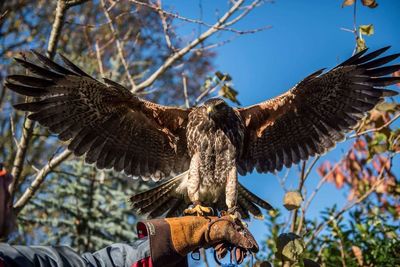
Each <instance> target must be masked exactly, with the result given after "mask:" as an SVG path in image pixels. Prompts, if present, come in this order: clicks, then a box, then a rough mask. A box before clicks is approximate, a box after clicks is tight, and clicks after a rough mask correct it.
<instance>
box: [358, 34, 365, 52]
mask: <svg viewBox="0 0 400 267" xmlns="http://www.w3.org/2000/svg"><path fill="white" fill-rule="evenodd" d="M366 48H367V45H366V44H365V41H364V39H362V38H359V37H358V38H357V52H361V51H363V50H364V49H366Z"/></svg>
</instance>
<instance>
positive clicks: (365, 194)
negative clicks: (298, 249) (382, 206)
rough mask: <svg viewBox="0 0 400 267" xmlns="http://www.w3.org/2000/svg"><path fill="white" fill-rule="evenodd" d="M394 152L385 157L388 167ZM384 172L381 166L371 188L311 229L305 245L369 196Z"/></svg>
mask: <svg viewBox="0 0 400 267" xmlns="http://www.w3.org/2000/svg"><path fill="white" fill-rule="evenodd" d="M394 155H395V154H390V156H389V158H388V159H387V161H388V162H389V163H390V166H389V169H391V167H392V159H393V157H394ZM384 172H385V168H382V169H381V171H380V173H379V175H378V177H377V179H376V181H375V182H374V184H373V185H372V186H371V188H370V189H369V190H368V191H366V192H365V193H364V194H363V195H362V196H360V197H359V198H358V199H357V200H355V201H353V202H349V203H348V204H346V205H345V206H344V207H343V208H342V209H341V210H340V211H338V212H337V213H336V214H335V215H334V216H332V217H331V218H330V219H329V220H327V221H324V222H321V223H320V224H319V225H318V226H317V227H316V228H315V229H313V234H312V236H311V237H310V239H309V240H307V242H306V245H307V244H308V243H310V242H311V241H312V240H313V239H314V238H315V237H316V236H317V235H318V234H319V233H320V232H321V231H322V230H323V229H324V228H325V227H326V226H328V225H329V224H330V223H332V222H333V221H334V220H337V219H339V218H340V217H341V216H342V215H343V214H344V213H345V212H347V211H348V210H350V209H351V208H353V207H354V206H356V205H358V204H360V203H361V202H363V201H364V200H365V199H366V198H367V197H369V196H370V195H371V194H372V193H373V192H375V190H376V189H377V187H378V186H379V185H380V184H381V183H382V182H383V180H384V175H383V174H384Z"/></svg>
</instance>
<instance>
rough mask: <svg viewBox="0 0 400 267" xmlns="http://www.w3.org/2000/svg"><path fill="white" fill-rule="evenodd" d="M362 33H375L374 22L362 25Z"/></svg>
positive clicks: (368, 34)
mask: <svg viewBox="0 0 400 267" xmlns="http://www.w3.org/2000/svg"><path fill="white" fill-rule="evenodd" d="M360 33H361V34H363V35H367V36H370V35H373V34H374V25H373V24H368V25H361V26H360Z"/></svg>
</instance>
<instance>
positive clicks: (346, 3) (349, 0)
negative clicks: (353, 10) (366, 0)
mask: <svg viewBox="0 0 400 267" xmlns="http://www.w3.org/2000/svg"><path fill="white" fill-rule="evenodd" d="M354 2H355V0H344V1H343V3H342V7H345V6H351V5H352V4H354Z"/></svg>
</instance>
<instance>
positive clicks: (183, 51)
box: [102, 0, 244, 92]
mask: <svg viewBox="0 0 400 267" xmlns="http://www.w3.org/2000/svg"><path fill="white" fill-rule="evenodd" d="M102 1H103V0H102ZM130 1H131V2H136V3H139V4H141V2H138V1H135V0H130ZM243 2H244V0H238V1H237V2H236V3H235V4H234V5H233V6H232V7H231V8H230V9H229V10H228V11H227V12H226V13H225V14H224V15H223V16H222V17H221V18H220V19H219V20H218V21H217V22H216V23H215V24H214V25H213V26H212V27H211V28H209V29H208V30H207V31H205V32H204V33H202V34H201V35H200V36H199V37H198V38H196V39H195V40H193V41H192V42H191V43H189V44H188V45H187V46H185V47H184V48H182V49H180V50H179V51H177V52H176V53H174V54H172V55H171V56H170V57H168V58H167V59H166V61H165V62H164V64H163V65H162V66H160V67H159V68H158V69H157V70H156V71H155V72H154V73H153V74H152V75H150V77H149V78H147V79H146V80H145V81H143V82H142V83H140V84H139V85H138V86H137V88H136V91H137V92H140V91H143V90H144V89H145V88H146V87H148V86H150V85H152V84H153V83H154V82H155V80H156V79H157V78H158V77H159V76H160V75H162V74H163V73H164V72H165V71H166V70H167V69H168V68H169V67H170V66H171V65H172V64H174V63H175V62H176V61H177V60H178V59H180V58H181V57H183V56H184V55H186V54H187V53H188V52H190V51H191V50H192V49H193V48H194V47H196V46H197V45H198V44H200V43H202V42H204V40H206V39H207V38H208V37H210V36H211V35H213V34H214V33H216V32H217V31H218V30H219V28H220V27H224V26H223V25H224V23H225V22H226V21H227V20H228V19H229V18H230V17H231V16H232V15H233V13H235V12H236V11H237V9H238V8H239V7H240V6H241V5H242V4H243Z"/></svg>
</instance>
